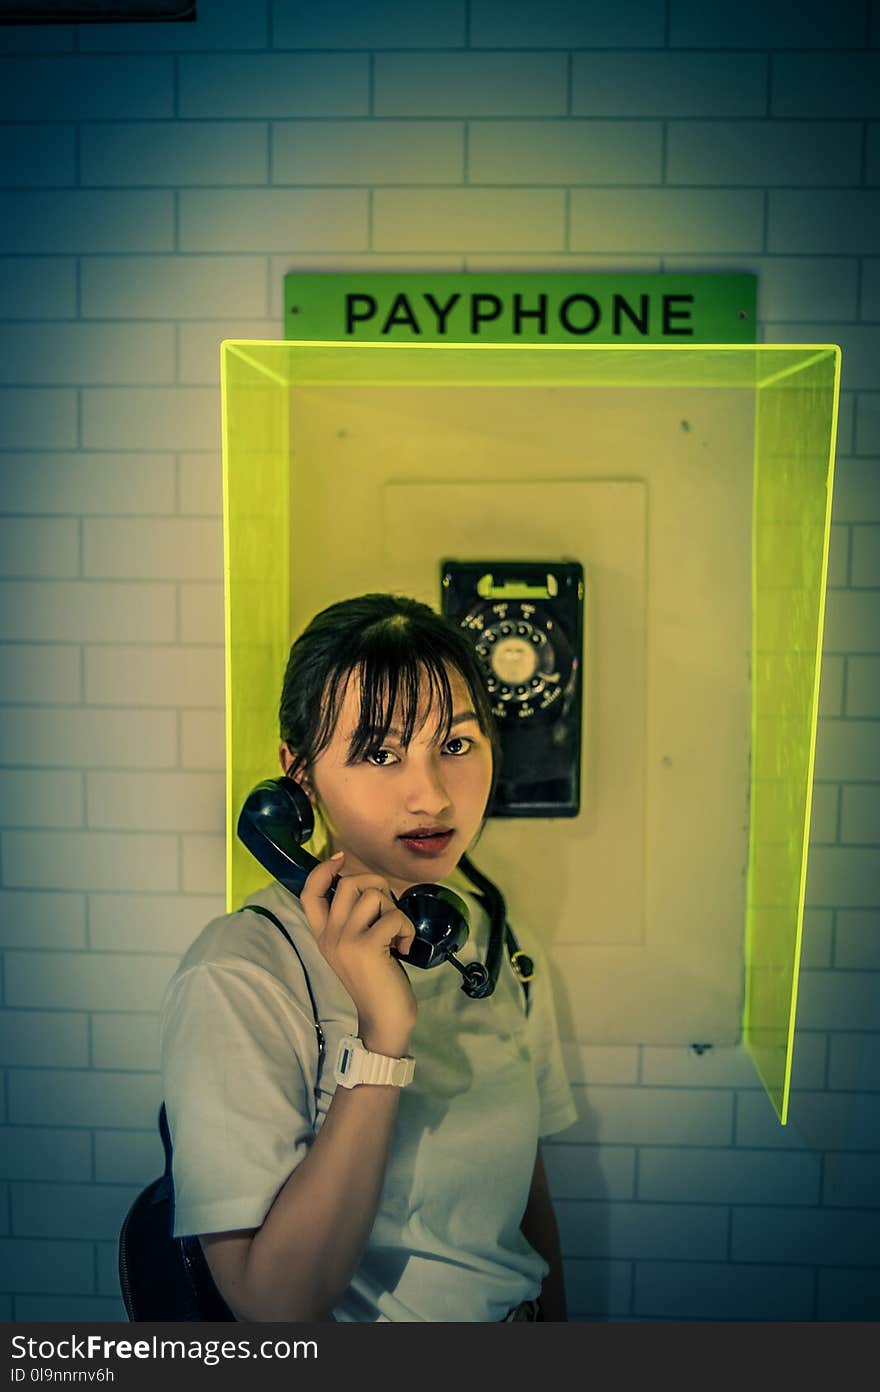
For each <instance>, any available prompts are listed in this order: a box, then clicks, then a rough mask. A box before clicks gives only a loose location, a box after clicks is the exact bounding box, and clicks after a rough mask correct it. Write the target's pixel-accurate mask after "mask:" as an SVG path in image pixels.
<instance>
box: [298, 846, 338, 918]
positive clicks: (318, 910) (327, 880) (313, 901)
mask: <svg viewBox="0 0 880 1392" xmlns="http://www.w3.org/2000/svg"><path fill="white" fill-rule="evenodd" d="M343 863H344V852H337V854H336V855H335V856H331V857H330V858H329V859H327V860H319V861H318V864H317V865H316V866H315V868H314V870H312V871H311V872H310V873H309V874H308V875H307V876H306V881H305V884H304V885H303V887H302V893H301V894H300V901H301V902H302V905H303V907H304V909H305V910H306V917H307V918H308V920H309V924H310V926H311V928H312V930H313V931H314V932H315V933H317V934H321V933H323V931H324V929H325V928H326V926H327V919H328V916H329V913H330V903H329V901H328V899H327V891H328V890H329V889H330V887H331V886H332V884H333V882H334V880H338V878H339V867H340V866H341V865H342V864H343Z"/></svg>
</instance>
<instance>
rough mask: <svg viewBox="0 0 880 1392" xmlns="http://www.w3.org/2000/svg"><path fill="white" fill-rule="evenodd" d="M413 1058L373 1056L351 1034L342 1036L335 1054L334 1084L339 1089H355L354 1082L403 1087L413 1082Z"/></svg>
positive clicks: (361, 1041)
mask: <svg viewBox="0 0 880 1392" xmlns="http://www.w3.org/2000/svg"><path fill="white" fill-rule="evenodd" d="M415 1066H416V1063H415V1059H414V1058H412V1057H410V1056H407V1057H405V1058H390V1057H389V1056H388V1055H387V1054H374V1053H372V1052H371V1051H370V1050H369V1049H366V1048H365V1047H364V1043H363V1040H361V1039H358V1038H356V1037H355V1036H354V1035H345V1036H344V1037H343V1038H342V1039H340V1041H339V1049H338V1050H337V1054H336V1068H335V1070H334V1072H335V1076H336V1081H337V1082H338V1083H341V1084H342V1086H343V1087H356V1086H357V1084H358V1083H368V1084H374V1085H385V1086H391V1087H406V1086H407V1084H408V1083H411V1082H412V1080H413V1074H414V1073H415Z"/></svg>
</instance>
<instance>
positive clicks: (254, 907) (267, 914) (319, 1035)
mask: <svg viewBox="0 0 880 1392" xmlns="http://www.w3.org/2000/svg"><path fill="white" fill-rule="evenodd" d="M248 911H250V913H255V914H259V915H260V916H261V918H268V920H269V922H270V923H274V924H275V927H276V928H277V929H278V931H279V933H283V935H284V937H285V938H286V939H287V941H288V942H289V943H290V946H291V947H292V948H293V950H294V952H295V953H296V956H297V960H298V962H299V964H300V966H301V967H302V971H303V976H304V977H305V982H306V990H307V991H308V993H309V1002H310V1003H311V1007H312V1017H313V1021H314V1026H315V1037H316V1039H317V1042H318V1069H317V1072H316V1074H315V1087H314V1092H315V1116H314V1120H313V1123H312V1124H313V1126H315V1128H316V1129H317V1124H318V1110H317V1098H318V1079H319V1078H320V1076H321V1066H322V1064H323V1062H324V1053H325V1050H326V1041H325V1039H324V1031H323V1030H322V1029H321V1022H320V1020H319V1019H318V1006H317V1002H316V1001H315V993H314V991H313V990H312V983H311V981H310V980H309V974H308V972H307V971H306V964H305V962H304V961H303V959H302V956H301V955H300V951H299V948H298V947H297V945H296V943H295V942H294V941H293V938H292V937H291V936H290V934H289V933H288V931H287V929H286V928H285V926H284V924H283V923H282V922H281V920H280V918H276V916H275V914H273V913H272V912H271V911H270V910H269V909H264V908H263V906H262V904H244V905H242V907H241V908H240V909H239V913H246V912H248Z"/></svg>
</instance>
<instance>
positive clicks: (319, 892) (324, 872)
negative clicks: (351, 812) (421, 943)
mask: <svg viewBox="0 0 880 1392" xmlns="http://www.w3.org/2000/svg"><path fill="white" fill-rule="evenodd" d="M343 863H344V861H343V859H341V858H338V857H337V858H335V859H333V858H331V859H329V860H322V861H319V862H318V864H317V865H316V866H315V868H314V870H312V872H311V874H310V875H309V876H308V879H307V880H306V882H305V885H304V886H303V891H302V895H301V896H300V897H301V902H302V906H303V908H304V909H305V913H306V917H307V919H308V921H309V925H310V927H311V929H312V932H313V933H314V935H315V937H316V939H317V941H318V946H319V948H320V949H321V952H322V954H323V956H324V958H325V959H326V961H327V962H329V964H330V966H331V967H332V968H333V970H334V971H335V973H336V975H337V976H338V977H339V979H340V981H341V982H342V984H343V986H344V987H345V989H346V991H347V992H348V994H349V995H350V996H351V998H352V1000H353V1001H354V1003H355V1006H356V1008H357V1013H358V1031H359V1034H360V1037H361V1039H362V1040H363V1041H364V1044H365V1045H366V1047H367V1048H368V1049H370V1050H372V1051H373V1052H374V1053H377V1054H388V1055H390V1056H391V1057H392V1058H399V1057H401V1056H402V1055H403V1054H406V1053H408V1052H409V1045H410V1039H411V1038H412V1032H413V1029H414V1028H415V1023H416V1013H417V1005H416V998H415V995H414V993H413V989H412V986H411V985H410V983H409V978H408V976H407V974H406V972H405V971H404V970H403V967H402V966H401V965H400V963H399V962H398V961H397V960H396V959H395V958H394V957H392V956H391V949H392V947H393V948H395V950H396V951H397V952H399V953H401V954H402V955H403V956H406V955H407V954H408V953H409V947H410V943H411V942H412V940H413V938H414V937H415V928H414V926H413V924H412V923H411V922H410V920H409V919H408V918H407V917H406V915H405V914H404V913H402V912H401V911H400V909H398V908H397V906H396V905H395V903H394V900H393V899H392V897H391V887H390V885H389V884H388V881H387V880H386V879H383V877H382V876H381V875H369V874H361V875H343V876H341V877H340V878H339V880H338V882H337V884H336V889H335V891H334V894H333V902H332V903H328V901H327V897H326V895H327V891H328V889H329V888H330V885H331V883H332V881H333V877H334V875H338V874H339V867H340V865H342V864H343Z"/></svg>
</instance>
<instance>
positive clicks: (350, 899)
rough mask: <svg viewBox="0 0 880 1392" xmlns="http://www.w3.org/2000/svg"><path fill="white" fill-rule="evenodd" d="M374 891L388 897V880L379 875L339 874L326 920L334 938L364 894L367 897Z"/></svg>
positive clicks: (389, 893)
mask: <svg viewBox="0 0 880 1392" xmlns="http://www.w3.org/2000/svg"><path fill="white" fill-rule="evenodd" d="M376 891H378V892H380V893H384V894H386V895H387V896H389V898H390V896H391V888H390V886H389V884H388V881H387V880H386V879H383V877H382V876H381V875H343V876H341V878H340V880H339V883H338V884H337V885H336V888H335V891H334V894H333V902H332V904H331V906H330V914H329V917H328V920H327V931H328V932H329V933H330V934H331V935H332V936H333V937H334V938H338V937H339V934H340V933H341V932H342V930H343V928H344V927H345V924H346V923H347V922H348V920H349V919H350V917H351V915H352V913H353V912H354V910H355V907H356V905H357V904H358V902H359V900H360V899H361V898H363V897H364V896H366V897H367V898H368V899H369V897H370V894H371V892H376ZM370 902H374V901H372V900H371V901H370Z"/></svg>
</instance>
